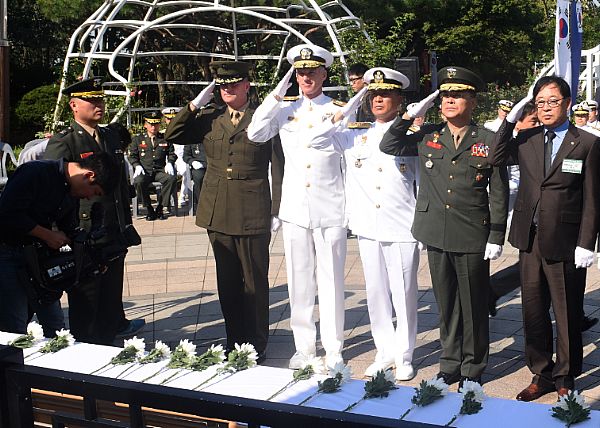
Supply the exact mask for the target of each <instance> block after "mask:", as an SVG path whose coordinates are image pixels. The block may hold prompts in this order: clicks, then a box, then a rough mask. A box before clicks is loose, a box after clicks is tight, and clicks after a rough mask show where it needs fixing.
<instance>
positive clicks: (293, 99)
mask: <svg viewBox="0 0 600 428" xmlns="http://www.w3.org/2000/svg"><path fill="white" fill-rule="evenodd" d="M299 99H300V95H290V96H289V97H283V101H298V100H299Z"/></svg>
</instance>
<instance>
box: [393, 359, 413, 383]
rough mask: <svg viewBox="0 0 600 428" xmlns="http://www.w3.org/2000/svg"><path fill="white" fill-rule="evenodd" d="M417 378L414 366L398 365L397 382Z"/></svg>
mask: <svg viewBox="0 0 600 428" xmlns="http://www.w3.org/2000/svg"><path fill="white" fill-rule="evenodd" d="M413 377H415V369H414V368H413V366H412V364H410V363H409V364H402V365H396V380H401V381H405V380H411V379H412V378H413Z"/></svg>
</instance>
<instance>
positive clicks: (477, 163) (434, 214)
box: [380, 117, 508, 253]
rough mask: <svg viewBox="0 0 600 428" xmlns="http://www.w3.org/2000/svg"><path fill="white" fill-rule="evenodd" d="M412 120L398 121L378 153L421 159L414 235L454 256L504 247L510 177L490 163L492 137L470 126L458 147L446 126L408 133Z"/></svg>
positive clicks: (477, 127) (430, 126)
mask: <svg viewBox="0 0 600 428" xmlns="http://www.w3.org/2000/svg"><path fill="white" fill-rule="evenodd" d="M411 122H412V121H410V120H404V119H402V118H401V117H399V118H398V119H396V120H395V121H394V123H393V124H392V126H391V127H390V130H389V131H388V132H387V133H386V134H385V135H384V136H383V139H382V141H381V144H380V149H381V151H382V152H384V153H387V154H390V155H394V156H415V155H418V156H419V171H420V173H421V181H420V187H419V194H418V196H417V205H416V212H415V219H414V223H413V227H412V233H413V236H414V237H415V238H416V239H417V240H418V241H421V242H423V243H424V244H427V245H431V246H433V247H436V248H439V249H442V250H444V251H450V252H458V253H482V252H484V251H485V246H486V243H487V242H489V243H492V244H498V245H503V244H504V234H505V231H506V219H507V214H508V175H507V172H506V167H493V166H492V165H491V164H490V163H489V162H488V158H487V155H488V150H489V146H490V145H491V144H492V141H493V138H494V134H493V133H492V132H490V131H488V130H486V129H484V128H483V127H479V126H477V125H470V126H469V129H468V130H467V132H466V133H465V136H464V137H463V139H462V141H461V142H460V144H459V146H458V149H456V148H455V145H454V142H453V141H452V134H451V133H450V131H449V129H448V127H447V126H446V125H445V124H438V125H424V126H422V127H421V129H420V130H419V131H417V132H416V133H414V134H411V135H406V132H407V131H408V129H409V127H410V125H411ZM488 186H489V193H488Z"/></svg>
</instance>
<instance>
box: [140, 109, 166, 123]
mask: <svg viewBox="0 0 600 428" xmlns="http://www.w3.org/2000/svg"><path fill="white" fill-rule="evenodd" d="M161 119H162V114H161V113H160V112H159V111H150V112H148V113H144V120H145V121H146V122H148V123H151V124H153V125H154V124H157V123H160V120H161Z"/></svg>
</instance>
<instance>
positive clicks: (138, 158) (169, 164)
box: [129, 111, 177, 220]
mask: <svg viewBox="0 0 600 428" xmlns="http://www.w3.org/2000/svg"><path fill="white" fill-rule="evenodd" d="M161 118H162V114H161V113H160V112H157V111H153V112H151V113H146V114H145V115H144V128H145V129H146V132H144V133H143V134H138V135H136V136H135V137H133V141H132V142H131V145H130V146H129V162H131V166H133V168H134V172H133V184H134V186H135V191H136V193H137V195H138V198H140V199H141V200H142V201H143V203H144V206H145V207H146V209H147V211H148V212H147V215H146V220H155V219H157V218H158V219H160V220H164V219H165V218H166V217H165V214H164V213H163V207H168V206H169V205H170V201H171V194H172V192H173V186H175V184H176V182H177V178H176V176H175V165H174V164H175V161H176V160H177V155H176V154H175V149H174V147H173V144H170V143H168V142H167V141H166V140H165V139H164V138H162V136H161V135H160V134H159V133H158V130H159V128H160V122H161ZM153 181H158V182H160V183H161V185H162V190H161V192H160V197H159V200H158V205H157V206H156V211H155V210H154V209H153V208H152V201H151V200H150V185H151V184H152V182H153Z"/></svg>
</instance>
